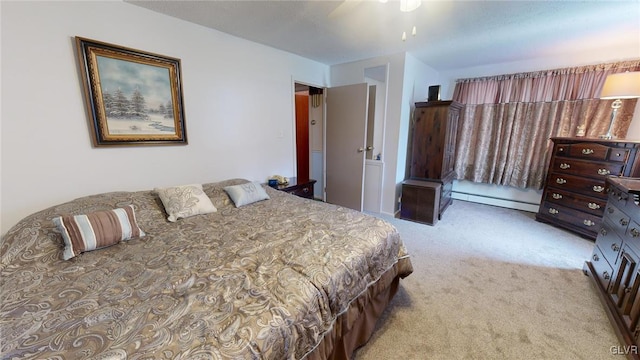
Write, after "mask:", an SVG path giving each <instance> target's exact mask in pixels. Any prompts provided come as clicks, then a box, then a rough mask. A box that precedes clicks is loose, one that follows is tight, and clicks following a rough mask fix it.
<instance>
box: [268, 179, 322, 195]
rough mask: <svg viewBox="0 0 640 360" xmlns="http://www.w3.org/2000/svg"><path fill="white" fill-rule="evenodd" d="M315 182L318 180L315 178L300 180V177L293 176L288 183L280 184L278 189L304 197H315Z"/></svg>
mask: <svg viewBox="0 0 640 360" xmlns="http://www.w3.org/2000/svg"><path fill="white" fill-rule="evenodd" d="M315 183H316V180H313V179H309V180H307V181H298V178H295V177H292V178H290V179H289V183H288V184H284V185H278V187H277V188H276V189H278V190H280V191H284V192H288V193H289V194H292V195H296V196H300V197H303V198H307V199H313V185H314V184H315Z"/></svg>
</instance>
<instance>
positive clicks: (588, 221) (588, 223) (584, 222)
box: [582, 219, 596, 226]
mask: <svg viewBox="0 0 640 360" xmlns="http://www.w3.org/2000/svg"><path fill="white" fill-rule="evenodd" d="M582 223H583V224H585V225H586V226H593V225H595V224H596V223H594V222H593V221H591V220H589V219H587V220H584V221H583V222H582Z"/></svg>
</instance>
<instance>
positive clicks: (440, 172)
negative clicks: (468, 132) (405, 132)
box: [400, 101, 462, 223]
mask: <svg viewBox="0 0 640 360" xmlns="http://www.w3.org/2000/svg"><path fill="white" fill-rule="evenodd" d="M461 109H462V105H461V104H460V103H457V102H455V101H428V102H417V103H416V108H415V114H414V124H413V127H412V131H411V135H410V139H409V142H410V143H409V148H410V155H409V162H408V164H409V169H408V181H406V182H405V184H403V193H402V198H401V211H400V214H401V217H403V218H407V219H409V220H418V221H421V219H419V218H416V216H419V215H416V214H410V213H409V212H414V213H422V214H428V213H430V212H434V213H437V215H438V216H437V218H438V219H440V218H442V213H444V211H445V210H446V209H447V207H448V206H449V205H450V204H451V202H452V199H451V188H452V186H453V179H454V178H455V171H454V161H455V149H456V133H457V129H458V119H459V117H460V111H461ZM409 180H410V181H409ZM420 185H423V186H420ZM405 186H406V187H407V191H405V190H404V188H405ZM416 186H419V187H421V188H423V189H424V190H423V191H425V192H429V193H434V194H435V193H438V192H439V197H438V198H439V199H438V201H416V199H414V197H415V195H413V194H416V190H415V187H416ZM410 187H411V188H412V189H411V190H410V189H409V188H410ZM436 187H439V190H437V189H435V188H436ZM405 194H406V195H407V196H408V197H405ZM427 198H433V196H430V197H429V196H424V194H423V196H421V199H427ZM402 204H412V206H411V208H412V209H407V210H408V211H405V212H404V214H403V211H402V209H403V208H404V209H406V207H403V206H402ZM415 207H417V209H413V208H415ZM412 217H413V218H412ZM422 222H426V223H429V221H422Z"/></svg>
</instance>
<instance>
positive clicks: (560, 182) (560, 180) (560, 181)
mask: <svg viewBox="0 0 640 360" xmlns="http://www.w3.org/2000/svg"><path fill="white" fill-rule="evenodd" d="M556 182H557V183H558V184H560V185H562V184H566V183H567V180H565V179H563V178H557V179H556Z"/></svg>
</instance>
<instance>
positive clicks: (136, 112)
mask: <svg viewBox="0 0 640 360" xmlns="http://www.w3.org/2000/svg"><path fill="white" fill-rule="evenodd" d="M76 43H77V46H78V54H79V57H80V63H81V65H82V68H83V69H82V70H83V73H82V74H83V78H84V80H85V81H84V83H85V95H86V98H87V104H88V109H89V112H90V115H91V117H92V121H93V124H92V130H93V140H94V145H95V146H103V145H166V144H176V143H177V144H186V131H185V128H184V111H183V105H182V104H183V101H182V90H181V81H180V78H181V75H180V60H179V59H174V58H169V57H165V56H160V55H156V54H152V53H146V52H141V51H139V50H133V49H129V48H124V47H119V46H116V45H112V44H107V43H102V42H97V41H95V40H89V39H84V38H80V37H76Z"/></svg>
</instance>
